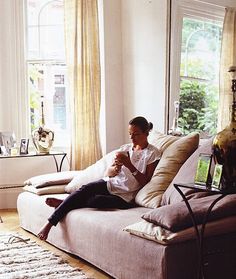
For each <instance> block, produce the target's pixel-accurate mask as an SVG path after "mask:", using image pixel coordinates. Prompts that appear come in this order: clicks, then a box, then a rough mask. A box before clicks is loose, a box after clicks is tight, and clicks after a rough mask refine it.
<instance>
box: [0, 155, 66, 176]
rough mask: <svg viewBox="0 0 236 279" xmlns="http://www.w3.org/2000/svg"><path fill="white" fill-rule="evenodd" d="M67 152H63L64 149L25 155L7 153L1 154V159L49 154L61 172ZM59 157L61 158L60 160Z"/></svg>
mask: <svg viewBox="0 0 236 279" xmlns="http://www.w3.org/2000/svg"><path fill="white" fill-rule="evenodd" d="M66 155H67V153H65V152H62V151H52V152H50V153H48V154H37V153H29V154H23V155H13V156H11V155H7V156H0V160H1V159H13V158H27V157H28V158H29V157H45V156H46V157H47V156H52V157H53V159H54V162H55V167H56V170H57V172H61V169H62V165H63V162H64V159H65V158H66ZM58 157H59V158H60V160H58Z"/></svg>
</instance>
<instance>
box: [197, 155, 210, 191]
mask: <svg viewBox="0 0 236 279" xmlns="http://www.w3.org/2000/svg"><path fill="white" fill-rule="evenodd" d="M211 160H212V155H211V154H205V153H200V154H199V158H198V164H197V171H196V175H195V178H194V182H195V184H199V185H203V186H208V184H209V180H210V168H211Z"/></svg>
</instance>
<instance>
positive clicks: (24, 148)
mask: <svg viewBox="0 0 236 279" xmlns="http://www.w3.org/2000/svg"><path fill="white" fill-rule="evenodd" d="M28 146H29V139H21V141H20V154H21V155H24V154H28Z"/></svg>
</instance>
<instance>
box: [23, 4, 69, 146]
mask: <svg viewBox="0 0 236 279" xmlns="http://www.w3.org/2000/svg"><path fill="white" fill-rule="evenodd" d="M53 1H55V2H56V1H58V2H60V1H61V2H63V1H64V0H60V1H59V0H47V3H45V4H44V5H43V6H42V8H45V7H46V6H47V5H48V4H50V3H51V2H53ZM24 4H25V6H24V12H25V16H24V17H25V24H24V30H25V67H26V73H25V80H26V88H27V89H26V91H27V100H28V118H27V125H28V131H29V133H30V134H31V133H32V132H31V124H32V123H31V114H30V92H29V81H28V78H29V77H28V65H29V64H45V65H49V64H51V65H53V64H56V65H59V66H60V65H61V66H62V65H66V58H65V59H64V60H63V59H58V58H45V59H44V58H41V57H39V58H31V57H29V55H28V46H29V45H28V32H27V31H28V22H27V19H28V14H27V12H28V11H27V8H28V5H27V0H24ZM42 8H41V10H40V13H39V16H41V12H42V11H43V10H42ZM37 21H38V25H37V28H38V29H39V32H40V20H39V18H38V20H37ZM38 35H39V36H40V34H38ZM40 48H41V46H40V37H39V46H38V50H39V54H40ZM55 87H59V86H56V85H55ZM64 87H65V88H66V91H67V93H66V94H68V92H69V89H68V83H67V80H65V83H64ZM69 99H70V96H69V97H68V96H67V101H68V100H69ZM68 103H69V102H67V105H66V111H67V116H69V109H68ZM39 106H40V104H39ZM44 113H45V111H44ZM53 114H54V112H53V111H52V115H53ZM69 123H70V120H69V119H68V117H67V119H66V124H67V129H66V131H68V130H70V129H71V127H70V125H69ZM45 124H46V126H48V127H49V128H51V129H52V130H54V129H53V127H51V126H50V125H48V124H47V119H46V123H45ZM39 125H40V123H39ZM68 125H69V126H68ZM61 133H63V132H62V131H60V134H61ZM65 138H66V141H62V140H61V139H60V140H59V142H58V143H56V142H54V145H53V147H54V148H58V149H63V150H65V149H68V150H69V148H70V141H71V139H70V136H69V138H68V135H67V136H66V137H65ZM62 142H63V143H65V144H64V145H63V144H62Z"/></svg>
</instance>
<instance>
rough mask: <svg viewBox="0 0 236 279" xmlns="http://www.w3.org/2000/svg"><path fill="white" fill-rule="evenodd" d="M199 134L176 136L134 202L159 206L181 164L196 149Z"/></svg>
mask: <svg viewBox="0 0 236 279" xmlns="http://www.w3.org/2000/svg"><path fill="white" fill-rule="evenodd" d="M198 144H199V134H198V133H191V134H189V135H187V136H184V137H181V138H178V140H176V141H174V142H173V143H172V144H170V145H169V146H168V147H167V148H166V149H165V150H164V151H163V154H162V157H161V160H160V162H159V163H158V165H157V167H156V169H155V171H154V174H153V177H152V179H151V181H150V182H149V183H147V184H146V185H145V186H144V187H143V188H142V189H141V190H140V191H139V192H138V193H137V195H136V198H135V202H136V203H137V204H138V205H140V206H145V207H150V208H156V207H158V206H160V203H161V199H162V195H163V193H164V191H165V190H166V188H167V187H168V186H169V185H170V183H171V181H172V180H173V178H174V177H175V175H176V173H177V172H178V171H179V169H180V167H181V166H182V164H183V163H184V162H185V161H186V160H187V159H188V157H189V156H190V155H191V154H192V153H193V152H194V151H195V150H196V149H197V147H198Z"/></svg>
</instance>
